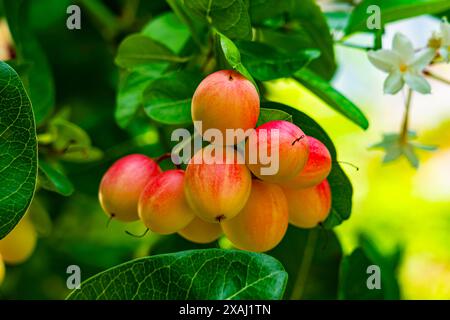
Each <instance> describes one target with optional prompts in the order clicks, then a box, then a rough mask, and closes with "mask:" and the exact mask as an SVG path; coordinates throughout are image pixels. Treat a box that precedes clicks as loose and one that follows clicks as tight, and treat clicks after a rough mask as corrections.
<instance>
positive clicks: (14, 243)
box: [0, 217, 37, 265]
mask: <svg viewBox="0 0 450 320" xmlns="http://www.w3.org/2000/svg"><path fill="white" fill-rule="evenodd" d="M36 242H37V233H36V230H35V228H34V226H33V224H32V223H31V221H30V220H29V219H28V218H27V217H24V218H22V220H20V222H19V223H18V224H17V226H16V227H15V228H14V229H13V230H12V231H11V232H10V233H9V234H8V235H6V237H4V238H3V239H2V240H0V255H1V256H2V258H3V261H4V262H5V263H7V264H12V265H15V264H20V263H22V262H24V261H26V260H27V259H28V258H29V257H30V256H31V254H32V253H33V251H34V248H35V247H36Z"/></svg>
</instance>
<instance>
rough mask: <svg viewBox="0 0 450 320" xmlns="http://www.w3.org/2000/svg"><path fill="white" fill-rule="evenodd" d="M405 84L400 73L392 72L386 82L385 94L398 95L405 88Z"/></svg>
mask: <svg viewBox="0 0 450 320" xmlns="http://www.w3.org/2000/svg"><path fill="white" fill-rule="evenodd" d="M404 84H405V82H404V81H403V78H402V74H401V73H400V71H395V72H392V73H390V74H389V76H388V77H387V78H386V80H384V88H383V90H384V93H389V94H396V93H397V92H399V91H400V89H401V88H403V85H404Z"/></svg>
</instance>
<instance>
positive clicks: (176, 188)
mask: <svg viewBox="0 0 450 320" xmlns="http://www.w3.org/2000/svg"><path fill="white" fill-rule="evenodd" d="M184 175H185V174H184V171H183V170H168V171H166V172H163V173H161V174H159V175H158V176H157V177H156V178H154V179H152V180H151V181H150V182H149V184H147V186H146V187H145V188H144V190H143V192H142V194H141V197H140V198H139V209H138V212H139V217H140V219H141V220H142V222H144V224H145V226H146V227H147V228H149V229H150V230H151V231H153V232H156V233H160V234H171V233H174V232H177V231H179V230H181V229H183V228H185V227H186V226H187V225H188V224H189V223H190V222H191V221H192V220H193V219H194V217H195V214H194V211H193V210H192V209H191V208H190V207H189V205H188V203H187V201H186V197H185V195H184Z"/></svg>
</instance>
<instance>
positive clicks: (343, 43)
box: [336, 41, 373, 51]
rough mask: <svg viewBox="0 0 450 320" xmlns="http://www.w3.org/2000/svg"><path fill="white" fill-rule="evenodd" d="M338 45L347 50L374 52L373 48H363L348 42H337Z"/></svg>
mask: <svg viewBox="0 0 450 320" xmlns="http://www.w3.org/2000/svg"><path fill="white" fill-rule="evenodd" d="M336 44H338V45H341V46H344V47H347V48H352V49H358V50H364V51H369V50H373V48H371V47H363V46H359V45H357V44H351V43H347V42H343V41H336Z"/></svg>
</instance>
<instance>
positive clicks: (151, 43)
mask: <svg viewBox="0 0 450 320" xmlns="http://www.w3.org/2000/svg"><path fill="white" fill-rule="evenodd" d="M187 60H188V58H185V57H179V56H177V55H176V54H174V53H173V52H172V51H171V50H170V49H169V48H168V47H166V46H165V45H164V44H162V43H160V42H158V41H155V40H153V39H151V38H149V37H147V36H145V35H141V34H132V35H130V36H128V37H126V38H125V39H124V40H123V41H122V42H121V43H120V45H119V49H118V51H117V56H116V60H115V61H116V63H117V65H119V66H121V67H123V68H128V69H130V68H135V67H138V66H142V65H147V64H150V63H154V62H177V63H182V62H186V61H187Z"/></svg>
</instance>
